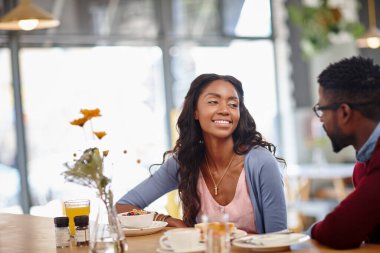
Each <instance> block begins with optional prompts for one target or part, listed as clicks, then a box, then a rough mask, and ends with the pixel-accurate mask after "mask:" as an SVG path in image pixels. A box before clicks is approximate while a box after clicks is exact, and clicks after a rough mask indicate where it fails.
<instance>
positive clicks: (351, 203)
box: [309, 57, 380, 249]
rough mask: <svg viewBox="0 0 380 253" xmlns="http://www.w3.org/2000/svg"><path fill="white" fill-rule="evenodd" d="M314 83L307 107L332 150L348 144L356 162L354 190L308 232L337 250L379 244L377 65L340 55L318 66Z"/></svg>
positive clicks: (379, 79) (379, 90)
mask: <svg viewBox="0 0 380 253" xmlns="http://www.w3.org/2000/svg"><path fill="white" fill-rule="evenodd" d="M318 83H319V101H318V103H317V104H316V105H315V106H314V108H313V110H314V112H315V114H316V115H317V117H318V118H319V119H320V121H321V123H322V124H323V128H324V130H325V132H326V134H327V135H328V137H329V138H330V140H331V143H332V147H333V150H334V152H339V151H340V150H342V149H343V148H345V147H347V146H349V145H352V146H353V147H354V148H355V150H356V159H357V163H356V164H355V167H354V172H353V184H354V186H355V190H354V191H353V192H352V193H351V194H350V195H348V196H347V197H346V198H345V199H344V200H343V201H342V202H341V203H340V204H339V205H338V206H337V207H336V208H335V209H334V210H333V211H332V212H331V213H329V214H328V215H327V216H326V217H325V218H324V220H322V221H319V222H317V223H315V224H313V225H312V226H311V228H310V229H309V233H310V234H311V237H312V238H313V239H315V240H317V241H319V242H321V243H322V244H325V245H327V246H330V247H333V248H337V249H346V248H355V247H359V246H360V245H361V244H362V243H363V242H366V243H380V123H379V122H380V66H379V65H375V64H374V63H373V61H372V60H371V59H366V58H363V57H352V58H349V59H347V58H345V59H343V60H341V61H339V62H337V63H333V64H330V65H329V66H328V67H327V68H326V69H325V70H323V71H322V72H321V74H320V75H319V77H318Z"/></svg>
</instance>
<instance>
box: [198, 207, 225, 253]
mask: <svg viewBox="0 0 380 253" xmlns="http://www.w3.org/2000/svg"><path fill="white" fill-rule="evenodd" d="M202 221H203V222H204V224H205V226H206V233H205V242H206V253H230V250H231V244H230V229H231V228H230V226H229V222H228V214H219V215H213V216H207V215H204V216H203V217H202Z"/></svg>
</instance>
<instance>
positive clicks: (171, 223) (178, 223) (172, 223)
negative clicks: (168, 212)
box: [165, 217, 187, 228]
mask: <svg viewBox="0 0 380 253" xmlns="http://www.w3.org/2000/svg"><path fill="white" fill-rule="evenodd" d="M165 221H166V222H167V223H168V227H177V228H186V227H187V226H186V224H185V223H184V222H183V221H182V220H180V219H176V218H173V217H168V218H167V219H165Z"/></svg>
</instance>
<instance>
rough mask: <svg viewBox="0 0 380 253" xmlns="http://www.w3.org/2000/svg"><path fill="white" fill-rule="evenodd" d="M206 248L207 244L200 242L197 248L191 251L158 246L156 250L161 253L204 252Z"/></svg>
mask: <svg viewBox="0 0 380 253" xmlns="http://www.w3.org/2000/svg"><path fill="white" fill-rule="evenodd" d="M205 250H206V246H205V245H204V244H199V246H197V247H196V248H194V249H193V250H190V251H173V250H172V249H170V248H165V249H163V248H158V249H157V250H156V251H157V252H159V253H174V252H175V253H191V252H204V251H205Z"/></svg>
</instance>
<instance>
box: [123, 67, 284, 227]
mask: <svg viewBox="0 0 380 253" xmlns="http://www.w3.org/2000/svg"><path fill="white" fill-rule="evenodd" d="M177 127H178V132H179V137H178V139H177V141H176V144H175V146H174V148H173V149H171V150H169V151H167V152H165V154H164V158H166V159H164V161H163V163H162V164H161V166H160V168H159V169H158V170H157V171H156V172H155V173H154V174H153V175H152V176H151V177H150V178H148V179H146V180H145V181H143V182H142V183H140V184H139V185H138V186H136V187H135V188H134V189H132V190H131V191H129V192H128V193H127V194H126V195H124V196H123V197H122V198H121V199H120V200H119V201H118V202H117V205H116V207H117V210H118V212H125V211H129V210H131V209H133V208H140V209H143V208H145V207H146V206H147V205H149V204H150V203H151V202H152V201H154V200H155V199H157V198H158V197H160V196H162V195H163V194H165V193H167V192H169V191H171V190H174V189H178V190H179V193H180V199H181V204H182V207H183V217H182V219H175V218H172V217H167V219H165V221H166V222H168V224H169V226H174V227H184V226H194V224H196V223H199V222H201V216H202V215H207V216H209V217H213V216H217V215H220V214H221V213H226V214H228V215H229V217H230V221H231V222H233V223H235V225H236V227H237V228H240V229H243V230H246V231H248V232H251V233H267V232H274V231H279V230H282V229H286V228H287V217H286V206H285V197H284V189H283V181H282V173H281V170H280V168H279V166H278V163H277V161H276V159H275V156H274V154H275V151H276V148H275V146H274V145H273V144H271V143H268V142H266V141H265V140H264V138H263V137H262V135H261V133H259V132H258V131H257V130H256V123H255V121H254V119H253V118H252V116H251V115H250V113H249V111H248V110H247V108H246V107H245V104H244V91H243V88H242V84H241V82H240V81H239V80H237V79H236V78H235V77H233V76H228V75H217V74H202V75H199V76H198V77H197V78H195V79H194V81H193V82H192V83H191V85H190V88H189V90H188V92H187V95H186V96H185V100H184V102H183V106H182V111H181V113H180V115H179V118H178V121H177ZM277 159H278V160H280V161H283V160H282V159H280V158H277ZM264 196H265V197H264ZM241 210H244V211H243V212H242V211H241ZM264 216H265V219H264Z"/></svg>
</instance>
